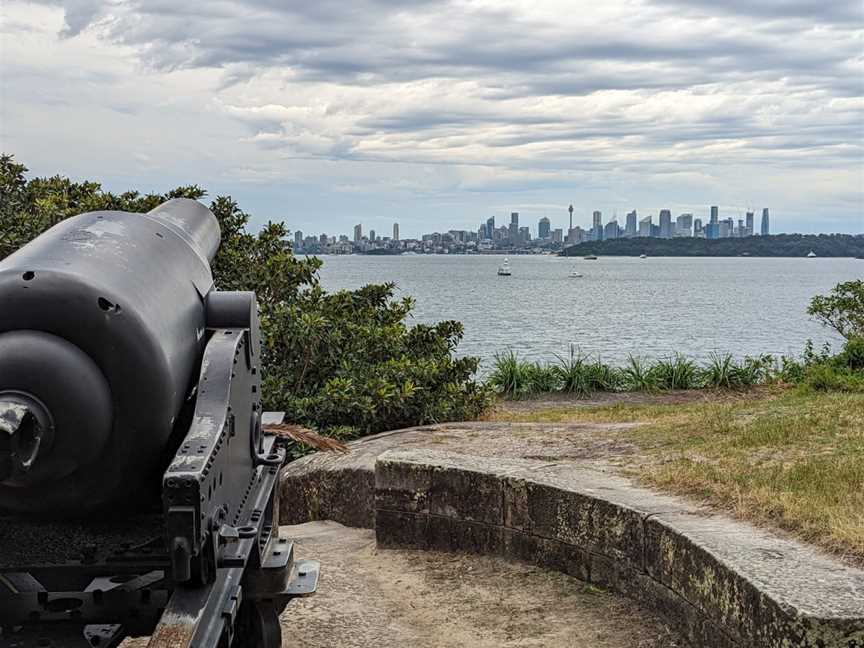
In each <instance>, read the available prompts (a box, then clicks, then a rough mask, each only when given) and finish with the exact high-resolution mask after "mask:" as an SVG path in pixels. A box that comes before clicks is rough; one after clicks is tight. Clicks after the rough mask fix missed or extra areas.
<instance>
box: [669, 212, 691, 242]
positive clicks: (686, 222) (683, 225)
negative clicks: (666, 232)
mask: <svg viewBox="0 0 864 648" xmlns="http://www.w3.org/2000/svg"><path fill="white" fill-rule="evenodd" d="M674 236H675V237H676V238H684V237H689V236H693V214H681V215H680V216H679V217H678V218H677V219H676V220H675V233H674Z"/></svg>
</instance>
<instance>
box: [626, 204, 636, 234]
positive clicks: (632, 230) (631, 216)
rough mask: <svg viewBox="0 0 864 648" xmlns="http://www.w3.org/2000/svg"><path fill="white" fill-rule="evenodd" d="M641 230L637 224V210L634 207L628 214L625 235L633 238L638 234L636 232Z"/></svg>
mask: <svg viewBox="0 0 864 648" xmlns="http://www.w3.org/2000/svg"><path fill="white" fill-rule="evenodd" d="M638 231H639V228H638V225H637V224H636V210H635V209H634V210H633V211H631V212H630V213H628V214H627V222H626V224H625V227H624V236H625V237H627V238H633V237H635V236H636V233H637V232H638Z"/></svg>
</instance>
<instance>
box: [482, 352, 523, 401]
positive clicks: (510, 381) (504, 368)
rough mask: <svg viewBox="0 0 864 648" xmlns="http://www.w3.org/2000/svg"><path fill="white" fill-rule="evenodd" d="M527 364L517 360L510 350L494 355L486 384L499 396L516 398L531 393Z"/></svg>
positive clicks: (517, 357) (516, 355) (516, 356)
mask: <svg viewBox="0 0 864 648" xmlns="http://www.w3.org/2000/svg"><path fill="white" fill-rule="evenodd" d="M529 374H530V369H529V368H528V363H527V362H523V361H522V360H520V359H519V356H518V354H517V353H516V352H515V351H513V350H512V349H508V350H507V351H504V352H500V353H496V354H495V356H494V358H493V360H492V371H491V373H490V374H489V376H488V377H487V379H486V381H487V384H488V385H489V386H490V387H492V388H493V389H494V390H495V391H496V392H498V393H499V394H503V395H504V396H509V397H511V398H518V397H519V396H524V395H525V394H528V393H530V391H531V379H530V375H529Z"/></svg>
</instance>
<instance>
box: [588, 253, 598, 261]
mask: <svg viewBox="0 0 864 648" xmlns="http://www.w3.org/2000/svg"><path fill="white" fill-rule="evenodd" d="M585 260H586V261H596V260H597V255H596V254H589V255H588V256H586V257H585Z"/></svg>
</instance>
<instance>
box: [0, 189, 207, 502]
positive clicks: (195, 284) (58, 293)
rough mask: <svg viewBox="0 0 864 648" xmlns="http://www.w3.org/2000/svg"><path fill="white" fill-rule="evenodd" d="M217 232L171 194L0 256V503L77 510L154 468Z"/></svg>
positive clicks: (201, 308) (121, 491)
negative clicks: (150, 206)
mask: <svg viewBox="0 0 864 648" xmlns="http://www.w3.org/2000/svg"><path fill="white" fill-rule="evenodd" d="M219 241H220V231H219V223H218V221H217V220H216V218H215V217H214V216H213V214H212V213H211V212H210V210H208V209H207V208H206V207H204V206H203V205H201V204H200V203H198V202H196V201H193V200H186V199H174V200H170V201H168V202H166V203H164V204H162V205H160V206H159V207H157V208H156V209H154V210H152V211H151V212H149V213H147V214H129V213H125V212H117V211H102V212H91V213H87V214H82V215H80V216H76V217H74V218H70V219H68V220H65V221H63V222H61V223H59V224H58V225H56V226H54V227H53V228H51V229H50V230H48V231H47V232H45V233H44V234H42V235H41V236H39V237H38V238H36V239H34V240H33V241H31V242H30V243H29V244H27V245H26V246H24V247H23V248H21V249H20V250H18V251H17V252H15V253H14V254H12V255H10V256H9V257H7V258H6V259H4V260H3V261H0V510H5V511H10V512H14V513H22V514H34V515H43V516H44V515H51V516H68V515H78V514H82V513H87V512H89V511H93V510H96V509H99V508H102V507H104V506H105V505H107V504H108V503H110V502H113V501H117V500H120V499H123V498H126V497H129V496H131V495H132V494H135V493H138V492H140V490H141V488H142V486H143V484H144V483H145V482H146V480H147V478H148V476H151V475H153V474H154V473H155V472H158V471H159V470H160V469H162V468H164V464H165V462H166V461H167V458H169V457H170V453H171V452H173V450H174V448H170V447H169V446H170V439H171V438H172V431H173V430H174V429H175V426H176V424H177V421H178V417H179V416H180V414H181V410H183V406H184V403H186V402H187V401H188V399H189V397H190V393H191V390H192V388H193V386H194V384H195V381H194V378H195V377H196V376H195V372H196V371H197V369H198V367H199V364H200V362H201V355H202V353H203V349H204V345H205V343H206V339H205V337H206V336H205V333H206V315H205V311H206V308H205V305H206V298H207V295H208V293H209V292H210V291H211V289H212V288H213V276H212V273H211V269H210V262H211V261H212V260H213V257H214V255H215V254H216V251H217V249H218V247H219ZM154 483H155V487H156V489H157V492H158V481H156V482H154Z"/></svg>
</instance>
